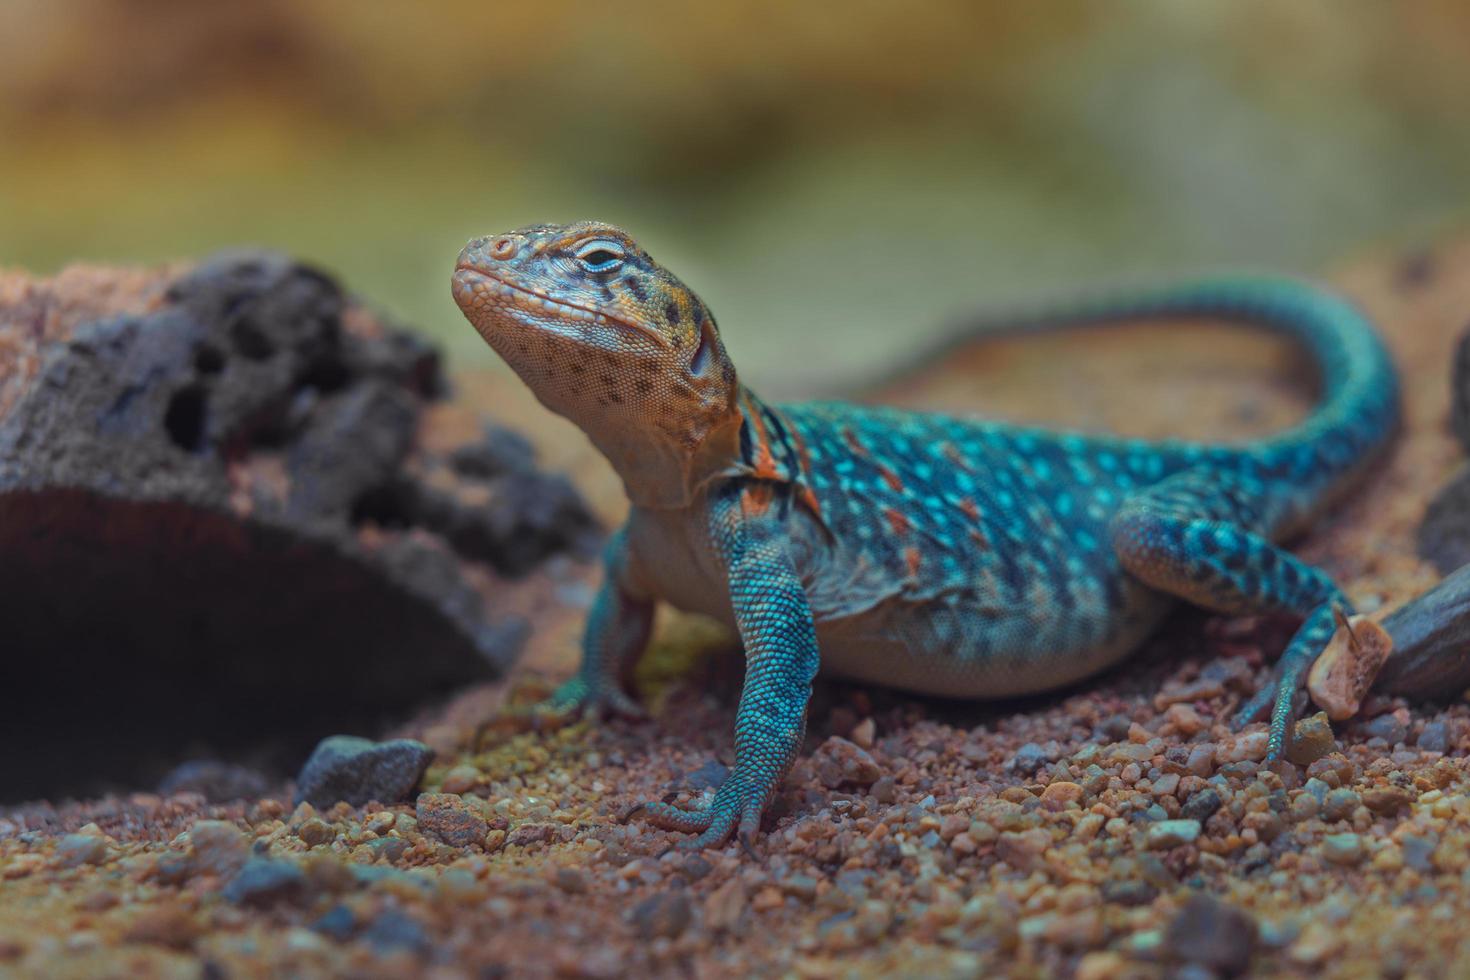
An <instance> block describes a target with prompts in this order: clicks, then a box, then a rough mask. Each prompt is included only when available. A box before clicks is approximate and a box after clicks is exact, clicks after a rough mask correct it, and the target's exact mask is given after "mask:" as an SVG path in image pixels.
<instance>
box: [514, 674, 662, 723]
mask: <svg viewBox="0 0 1470 980" xmlns="http://www.w3.org/2000/svg"><path fill="white" fill-rule="evenodd" d="M539 707H540V708H541V709H542V710H544V711H547V712H549V713H552V714H557V715H586V714H591V715H595V716H597V717H602V718H605V717H608V716H611V715H617V716H621V717H624V718H647V717H648V712H647V711H645V710H644V709H643V706H642V705H640V704H639V703H638V702H637V701H634V700H633V699H632V698H630V697H629V696H628V694H627V692H625V691H624V690H623V689H622V688H620V687H618V686H617V685H616V684H605V683H589V682H588V681H587V680H586V679H585V678H583V677H581V676H580V675H579V676H577V677H573V678H572V679H571V680H569V681H567V682H566V683H564V684H562V686H561V687H558V688H557V689H556V691H555V692H553V693H552V695H551V697H549V698H547V699H546V700H545V701H543V702H542V703H541V705H540V706H539Z"/></svg>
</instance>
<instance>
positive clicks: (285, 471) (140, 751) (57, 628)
mask: <svg viewBox="0 0 1470 980" xmlns="http://www.w3.org/2000/svg"><path fill="white" fill-rule="evenodd" d="M48 288H49V289H51V290H52V292H50V293H48V292H47V289H48ZM76 288H87V287H86V283H85V282H83V283H82V284H81V285H80V286H78V285H77V284H75V283H73V284H67V282H66V277H65V276H62V277H59V278H58V280H57V281H56V283H54V284H36V285H35V286H34V288H33V289H31V290H29V291H22V296H23V302H22V303H21V304H19V305H18V306H13V307H11V308H9V309H7V308H5V307H3V306H0V352H5V351H19V354H18V355H17V356H15V357H11V358H7V360H6V361H5V362H0V388H3V389H4V390H5V391H6V393H7V400H6V401H5V402H4V403H0V623H3V624H4V629H3V633H0V637H3V639H0V644H3V646H0V651H3V652H0V657H3V663H4V665H5V675H6V680H5V683H3V684H0V717H3V718H4V719H5V724H4V726H3V727H4V730H5V733H6V739H7V745H6V752H5V760H4V761H3V763H0V800H18V799H26V798H33V797H40V796H63V795H83V794H92V793H96V792H99V791H102V790H104V789H124V788H147V787H151V786H152V785H154V784H155V783H156V781H157V779H159V778H160V777H162V776H163V775H164V773H165V772H167V771H168V770H169V769H170V768H172V767H173V765H175V764H177V763H178V762H180V761H181V760H183V759H186V758H190V757H200V756H211V757H216V758H219V759H223V760H226V761H227V762H243V763H246V764H249V765H252V766H256V767H258V768H262V769H264V770H265V771H267V772H270V773H274V774H287V773H290V772H292V771H294V770H295V768H296V767H297V766H298V765H299V763H300V761H301V759H302V758H304V756H305V753H306V752H307V751H309V750H310V748H311V746H312V745H313V744H315V742H316V741H317V739H319V738H320V737H321V736H323V735H326V734H331V733H334V732H339V731H351V732H360V733H363V734H375V733H377V732H380V731H382V730H383V728H384V726H385V725H387V724H388V723H389V722H391V721H393V720H397V719H401V718H403V717H404V716H405V715H407V714H409V713H410V712H412V711H413V710H414V709H415V708H417V707H419V706H421V705H423V704H424V703H425V702H426V701H429V700H433V699H435V698H440V697H443V696H444V695H446V694H447V693H449V692H450V691H452V690H454V689H455V688H456V687H458V686H462V685H464V684H466V683H468V682H472V681H474V680H477V679H484V678H491V677H494V676H496V675H497V674H498V673H499V672H500V671H501V670H503V669H504V667H505V666H506V665H507V664H508V663H509V662H510V661H511V659H512V658H513V657H514V656H515V653H516V652H517V650H518V647H519V645H520V642H521V638H522V636H523V634H524V630H525V625H524V623H522V622H521V621H520V620H519V619H517V618H515V617H513V616H510V615H508V614H503V613H501V612H498V611H497V607H496V604H495V595H496V591H497V588H498V586H497V583H499V582H503V581H506V580H507V576H515V575H521V574H524V573H526V572H528V571H530V570H532V569H533V568H535V567H536V566H537V565H538V564H539V563H540V562H541V561H543V560H544V559H545V558H547V557H549V556H551V555H553V554H558V553H572V554H576V555H582V554H586V553H588V552H589V551H590V549H591V547H592V546H593V544H594V543H595V539H596V537H597V528H596V527H595V524H594V522H593V521H592V519H591V517H590V516H589V514H588V512H587V510H586V508H585V507H584V506H583V505H582V502H581V500H580V498H578V497H577V495H576V493H575V491H573V490H572V488H571V487H570V485H569V484H566V483H565V481H564V480H561V479H560V478H558V477H553V476H549V475H547V474H544V473H542V472H540V471H539V470H537V469H536V467H535V464H534V460H533V458H531V456H530V454H529V453H522V454H519V455H517V454H516V453H511V454H510V458H511V459H513V463H511V464H506V463H505V460H504V459H502V458H501V457H504V456H505V455H506V454H505V452H504V451H503V447H504V446H506V445H515V443H516V439H515V437H514V436H512V435H509V434H506V433H504V431H503V430H500V429H498V428H496V427H494V426H493V425H492V426H489V427H488V429H487V430H486V435H485V436H484V437H483V440H481V441H478V442H476V441H472V442H471V443H470V444H469V445H468V446H463V447H459V448H456V449H454V450H453V451H451V452H450V453H449V454H448V455H445V456H441V455H439V454H437V453H434V452H430V451H428V450H426V449H424V448H423V446H422V440H421V436H422V431H421V430H422V427H423V426H425V425H426V424H429V422H428V421H427V419H428V418H429V416H430V413H429V412H427V411H426V410H427V408H428V407H429V406H430V405H431V404H432V403H434V402H435V401H436V400H439V399H442V398H443V397H444V396H445V394H446V391H447V386H446V384H445V383H444V380H443V378H442V376H441V373H440V369H439V362H438V356H437V353H436V352H435V351H434V350H433V349H432V348H431V347H429V346H427V345H426V344H424V343H423V342H422V341H419V340H418V339H416V338H414V337H413V336H412V335H410V334H407V333H405V332H402V331H399V330H395V329H393V328H391V327H388V326H385V325H384V324H383V323H382V322H381V321H380V320H379V319H377V318H376V317H374V316H372V315H371V314H369V313H367V312H366V311H365V310H364V309H363V308H361V307H360V306H358V305H356V304H354V303H352V302H351V301H350V300H348V299H347V298H346V297H344V296H343V294H342V293H341V291H340V290H339V289H338V287H337V286H336V284H335V283H334V282H333V281H332V280H331V279H330V278H328V277H326V276H324V275H323V274H321V273H319V272H316V271H314V270H311V269H309V268H307V267H304V266H301V265H299V264H296V263H293V262H291V261H289V260H288V259H285V258H283V257H280V256H276V255H270V254H261V253H245V254H239V255H229V256H222V257H219V258H216V259H213V260H210V261H207V262H205V263H203V264H201V265H199V266H198V267H196V268H194V269H193V270H192V271H190V272H188V273H186V274H184V275H183V276H181V277H177V278H175V279H174V280H173V281H172V282H171V283H169V284H168V285H167V286H166V287H165V288H163V289H158V290H156V293H155V295H154V297H153V298H152V299H151V300H149V301H147V302H135V303H133V304H131V305H129V304H128V303H125V302H121V301H120V302H118V303H117V304H116V309H115V310H114V309H107V308H103V309H98V308H97V307H96V305H95V304H94V305H93V306H91V307H88V306H87V304H85V303H81V304H78V303H74V302H72V301H71V300H70V299H69V297H68V296H67V295H65V293H66V290H67V289H76ZM12 295H14V293H12ZM73 307H80V308H82V309H85V310H86V315H85V316H82V315H78V316H77V317H76V318H75V320H74V322H58V318H62V319H63V320H64V318H65V317H66V316H67V311H69V310H70V309H72V308H73ZM37 322H44V323H45V325H46V330H45V331H37V330H34V329H32V327H33V325H34V324H35V323H37ZM28 344H29V345H31V346H29V347H27V345H28ZM497 447H500V448H497ZM461 455H463V456H464V457H465V458H475V459H480V460H481V461H482V462H483V461H484V460H485V459H491V460H496V459H499V460H500V462H501V464H502V465H498V466H490V467H489V468H488V469H486V468H484V467H482V468H481V470H478V471H475V472H473V473H470V474H465V473H463V472H461V471H460V470H459V469H457V468H456V466H455V465H454V462H453V460H454V459H456V458H458V457H459V456H461Z"/></svg>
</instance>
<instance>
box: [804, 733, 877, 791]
mask: <svg viewBox="0 0 1470 980" xmlns="http://www.w3.org/2000/svg"><path fill="white" fill-rule="evenodd" d="M813 762H814V764H815V768H816V773H817V778H818V779H820V780H821V781H822V785H823V786H826V787H827V788H828V789H836V788H837V787H839V786H857V787H861V788H866V787H868V786H872V785H873V784H874V783H875V782H877V781H878V778H879V777H880V776H882V775H883V770H882V769H881V768H879V766H878V763H877V762H875V761H873V757H872V756H871V755H869V754H868V752H867V750H866V749H863V748H861V747H860V746H858V745H856V744H854V743H852V742H849V741H848V740H847V739H845V738H840V737H838V736H836V735H833V736H832V737H831V738H829V739H827V741H826V742H824V743H823V744H822V747H821V748H820V749H818V750H817V755H816V758H815V759H814V760H813Z"/></svg>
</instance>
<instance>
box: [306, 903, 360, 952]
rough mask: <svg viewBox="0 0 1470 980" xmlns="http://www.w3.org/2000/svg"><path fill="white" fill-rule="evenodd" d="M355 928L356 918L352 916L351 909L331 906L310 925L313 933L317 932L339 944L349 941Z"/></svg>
mask: <svg viewBox="0 0 1470 980" xmlns="http://www.w3.org/2000/svg"><path fill="white" fill-rule="evenodd" d="M356 928H357V917H356V916H354V915H353V914H352V909H350V908H348V907H347V906H345V905H333V906H332V907H331V908H330V909H328V910H327V911H326V912H325V913H323V914H322V917H321V918H319V919H317V920H316V921H315V922H313V923H312V924H311V929H312V931H313V932H319V933H321V934H322V935H323V936H327V937H329V938H331V939H335V940H337V942H339V943H345V942H346V941H347V940H349V939H351V938H352V933H353V931H354V930H355V929H356Z"/></svg>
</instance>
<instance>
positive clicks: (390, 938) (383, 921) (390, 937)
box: [362, 909, 429, 953]
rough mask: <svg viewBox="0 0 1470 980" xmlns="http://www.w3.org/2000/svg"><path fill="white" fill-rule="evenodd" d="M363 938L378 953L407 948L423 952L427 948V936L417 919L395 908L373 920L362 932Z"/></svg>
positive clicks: (412, 951) (411, 950) (415, 951)
mask: <svg viewBox="0 0 1470 980" xmlns="http://www.w3.org/2000/svg"><path fill="white" fill-rule="evenodd" d="M362 935H363V938H364V939H366V940H367V941H368V942H369V943H371V944H372V947H373V949H374V950H375V951H376V952H378V953H391V952H395V951H397V950H408V951H409V952H411V953H423V952H425V951H427V950H428V948H429V936H428V934H427V933H425V932H424V927H423V926H421V925H419V922H418V920H417V919H413V918H410V917H409V916H408V915H406V914H404V913H403V912H400V911H398V910H397V909H388V910H387V911H386V912H383V913H382V914H380V915H379V916H378V917H377V918H376V919H374V920H373V924H372V925H370V926H368V928H367V929H366V930H364V932H363V934H362Z"/></svg>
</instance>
